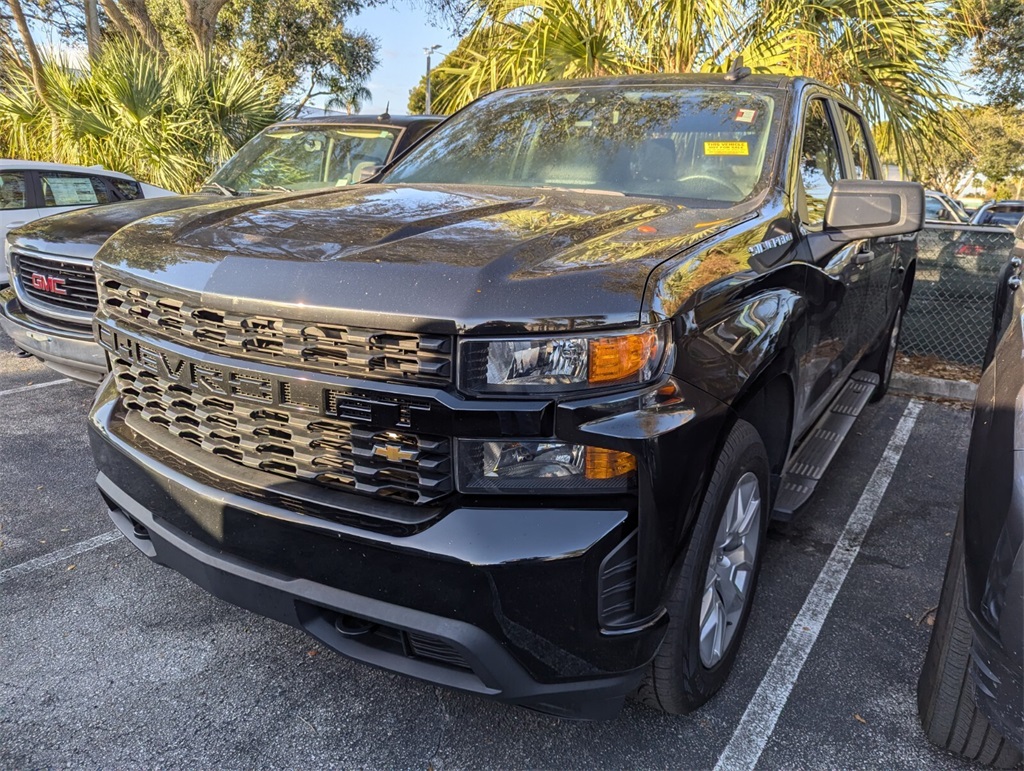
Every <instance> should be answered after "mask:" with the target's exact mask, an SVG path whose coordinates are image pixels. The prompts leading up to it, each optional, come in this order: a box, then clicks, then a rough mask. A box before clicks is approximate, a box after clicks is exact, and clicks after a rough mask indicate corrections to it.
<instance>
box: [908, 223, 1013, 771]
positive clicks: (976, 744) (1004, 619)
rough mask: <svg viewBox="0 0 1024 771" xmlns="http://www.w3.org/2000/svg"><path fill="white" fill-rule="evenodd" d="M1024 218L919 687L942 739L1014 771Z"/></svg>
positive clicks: (1002, 297) (1000, 301)
mask: <svg viewBox="0 0 1024 771" xmlns="http://www.w3.org/2000/svg"><path fill="white" fill-rule="evenodd" d="M1022 261H1024V223H1021V224H1020V225H1019V226H1018V228H1017V240H1016V245H1015V247H1014V251H1013V254H1012V257H1011V261H1010V264H1009V265H1008V266H1007V270H1006V275H1004V281H1003V283H1002V284H1001V286H1000V288H999V292H998V294H997V298H996V303H995V312H994V316H995V322H996V323H995V330H996V331H998V332H1001V337H1000V338H999V344H998V346H993V349H994V350H993V355H992V360H991V362H990V363H988V366H987V367H986V369H985V372H984V374H983V375H982V378H981V383H980V385H979V387H978V397H977V401H976V403H975V405H974V421H973V429H972V431H971V442H970V448H969V450H968V456H967V478H966V482H965V484H964V500H963V505H962V506H961V509H960V514H959V517H958V519H957V525H956V530H955V531H954V533H953V544H952V547H951V549H950V553H949V562H948V563H947V565H946V580H945V582H944V583H943V586H942V597H941V599H940V603H939V609H938V614H937V617H936V619H935V627H934V629H933V631H932V639H931V644H930V645H929V647H928V654H927V657H926V658H925V663H924V669H923V671H922V673H921V679H920V682H919V684H918V704H919V708H920V713H921V720H922V723H923V724H924V728H925V731H926V733H927V734H928V737H929V738H930V739H931V740H932V741H933V742H935V743H936V744H938V745H940V746H942V747H945V748H946V749H948V750H950V751H952V752H955V753H957V754H959V755H964V756H966V757H968V758H970V759H971V760H976V761H979V762H981V763H984V764H986V765H994V766H998V767H1000V768H1013V767H1016V766H1018V765H1019V764H1020V762H1021V750H1022V748H1024V300H1022V296H1024V293H1022V292H1021V291H1020V289H1019V287H1020V283H1021V263H1022Z"/></svg>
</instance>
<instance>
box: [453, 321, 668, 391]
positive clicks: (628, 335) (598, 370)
mask: <svg viewBox="0 0 1024 771" xmlns="http://www.w3.org/2000/svg"><path fill="white" fill-rule="evenodd" d="M667 330H668V326H667V325H665V324H661V325H658V326H654V327H646V328H644V329H641V330H639V331H637V330H630V331H628V332H604V333H591V334H580V335H573V336H571V337H537V338H522V337H510V338H505V339H500V340H476V339H473V338H470V339H467V340H463V341H461V342H460V344H459V360H460V361H461V363H462V364H461V367H460V372H461V375H460V387H461V389H462V390H463V391H465V392H467V393H473V394H522V393H551V392H567V391H570V392H571V391H580V390H585V389H588V388H602V387H608V386H616V385H627V384H642V383H647V382H649V381H651V380H653V379H654V378H656V377H657V376H658V375H659V374H660V373H661V368H662V365H663V364H664V361H665V349H666V338H667V334H668V333H667Z"/></svg>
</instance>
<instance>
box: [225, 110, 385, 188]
mask: <svg viewBox="0 0 1024 771" xmlns="http://www.w3.org/2000/svg"><path fill="white" fill-rule="evenodd" d="M397 136H398V131H397V130H396V129H390V128H378V127H376V126H338V127H324V126H310V127H309V128H305V127H302V126H287V127H281V128H276V129H271V130H269V131H264V132H263V133H261V134H257V135H256V136H255V137H253V138H252V139H251V140H250V141H249V142H248V143H246V145H245V146H244V147H242V149H241V150H239V151H238V152H237V153H235V154H234V155H233V156H232V157H231V159H230V160H229V161H228V162H227V163H226V164H224V166H222V167H221V168H220V169H219V170H218V171H216V172H215V173H214V175H213V176H212V177H210V180H209V182H208V183H207V184H208V185H210V186H218V185H220V186H223V187H225V188H227V189H228V190H229V191H231V192H237V193H261V192H270V191H274V190H312V189H314V188H318V187H336V186H341V185H351V184H354V183H356V182H358V181H359V180H360V176H361V175H362V173H363V171H364V170H368V169H372V168H373V167H374V166H383V165H384V164H385V163H386V162H387V159H388V153H390V152H391V146H392V145H393V144H394V143H395V138H396V137H397Z"/></svg>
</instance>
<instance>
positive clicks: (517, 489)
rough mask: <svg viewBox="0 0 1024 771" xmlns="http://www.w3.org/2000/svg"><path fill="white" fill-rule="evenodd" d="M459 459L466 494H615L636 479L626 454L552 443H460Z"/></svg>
mask: <svg viewBox="0 0 1024 771" xmlns="http://www.w3.org/2000/svg"><path fill="white" fill-rule="evenodd" d="M458 456H459V458H458V463H459V475H458V479H459V490H461V491H462V492H464V493H509V494H523V495H525V494H529V493H538V492H544V493H567V494H568V493H577V494H578V493H580V492H587V491H588V490H593V491H594V492H614V491H617V490H626V489H628V488H629V487H630V486H632V484H633V482H634V479H635V477H636V474H635V472H636V458H635V457H634V456H632V455H630V454H629V453H628V452H619V451H617V450H608V449H605V448H603V447H590V446H587V445H582V444H569V443H568V442H559V441H557V440H553V439H549V440H544V439H542V440H533V439H531V440H521V441H517V440H500V441H479V440H468V439H462V440H460V441H459V445H458Z"/></svg>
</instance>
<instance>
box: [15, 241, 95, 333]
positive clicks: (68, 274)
mask: <svg viewBox="0 0 1024 771" xmlns="http://www.w3.org/2000/svg"><path fill="white" fill-rule="evenodd" d="M10 258H11V270H12V273H13V278H14V283H15V289H16V290H17V292H18V294H19V295H20V296H21V298H22V299H23V300H27V301H28V302H27V303H26V304H27V305H29V307H35V308H36V309H37V310H39V311H45V310H46V309H47V308H49V309H52V310H54V311H57V312H61V311H63V312H65V313H67V312H70V313H72V314H74V315H80V316H81V317H82V322H81V323H83V324H88V323H89V319H90V317H91V316H92V314H94V313H95V312H96V305H97V303H98V299H97V294H96V277H95V276H94V275H93V271H92V266H91V265H87V264H80V263H78V262H74V261H71V260H68V259H63V258H61V257H57V256H55V255H46V254H26V253H24V252H15V251H12V252H11V253H10ZM33 275H35V276H41V277H43V278H44V279H48V280H52V279H56V280H57V281H58V282H59V283H58V284H56V286H57V287H58V288H59V289H60V290H61V291H63V292H65V294H58V293H55V292H52V291H47V290H46V289H42V288H40V287H37V286H35V285H34V284H33ZM41 283H42V282H41ZM51 286H53V284H51Z"/></svg>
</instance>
